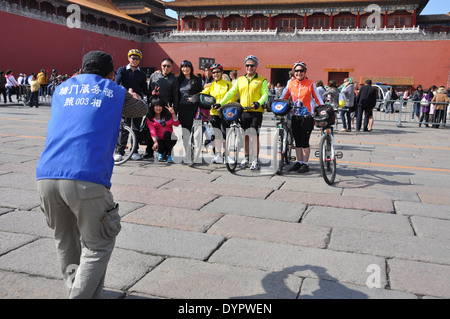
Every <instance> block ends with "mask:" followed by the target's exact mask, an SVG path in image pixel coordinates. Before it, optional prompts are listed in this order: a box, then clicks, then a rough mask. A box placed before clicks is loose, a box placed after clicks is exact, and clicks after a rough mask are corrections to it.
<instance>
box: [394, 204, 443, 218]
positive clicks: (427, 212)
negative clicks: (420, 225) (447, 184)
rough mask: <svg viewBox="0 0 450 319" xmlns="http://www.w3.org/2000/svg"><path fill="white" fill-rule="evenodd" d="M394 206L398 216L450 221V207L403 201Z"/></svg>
mask: <svg viewBox="0 0 450 319" xmlns="http://www.w3.org/2000/svg"><path fill="white" fill-rule="evenodd" d="M394 206H395V211H396V213H397V214H401V215H406V216H424V217H430V218H439V219H446V220H450V209H447V208H448V206H444V207H443V206H442V205H435V204H423V203H412V202H403V201H395V202H394Z"/></svg>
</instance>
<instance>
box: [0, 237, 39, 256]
mask: <svg viewBox="0 0 450 319" xmlns="http://www.w3.org/2000/svg"><path fill="white" fill-rule="evenodd" d="M36 239H37V237H36V236H31V235H26V234H15V233H8V232H3V231H0V258H2V257H1V256H2V255H4V254H6V253H8V252H9V251H12V250H15V249H17V248H19V247H21V246H23V245H26V244H28V243H30V242H32V241H34V240H36Z"/></svg>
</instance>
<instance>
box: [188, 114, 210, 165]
mask: <svg viewBox="0 0 450 319" xmlns="http://www.w3.org/2000/svg"><path fill="white" fill-rule="evenodd" d="M208 125H211V124H210V119H209V118H208V116H206V115H205V114H203V112H202V108H201V107H200V106H199V107H198V108H197V113H196V114H195V117H194V122H193V124H192V128H191V134H190V140H189V143H190V145H189V152H190V154H189V155H190V157H189V163H188V164H189V165H190V166H193V165H194V164H195V163H196V162H197V160H198V158H199V156H200V151H201V148H202V147H203V133H204V131H206V130H207V126H208ZM199 127H201V132H198V131H197V130H198V128H199ZM210 133H211V141H212V140H213V139H214V138H213V134H212V130H210ZM205 147H206V145H205ZM213 152H214V146H213Z"/></svg>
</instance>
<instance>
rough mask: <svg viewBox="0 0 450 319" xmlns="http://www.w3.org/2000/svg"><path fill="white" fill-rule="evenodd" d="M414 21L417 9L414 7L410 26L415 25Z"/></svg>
mask: <svg viewBox="0 0 450 319" xmlns="http://www.w3.org/2000/svg"><path fill="white" fill-rule="evenodd" d="M416 21H417V9H414V13H413V16H412V21H411V26H412V27H415V26H416Z"/></svg>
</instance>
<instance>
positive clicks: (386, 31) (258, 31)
mask: <svg viewBox="0 0 450 319" xmlns="http://www.w3.org/2000/svg"><path fill="white" fill-rule="evenodd" d="M419 33H423V34H424V31H423V30H421V29H420V27H419V26H417V27H408V28H407V27H402V28H396V27H393V28H386V27H384V28H381V29H377V28H367V27H366V28H350V27H348V28H338V29H332V28H328V29H324V28H320V29H314V28H312V29H306V28H303V29H294V30H293V31H289V32H285V31H279V30H278V29H256V30H255V29H250V30H246V29H243V30H238V29H235V30H230V29H228V30H222V29H219V30H187V31H172V32H170V36H175V37H178V36H183V37H184V36H211V35H221V36H224V35H225V36H226V35H233V36H235V35H245V36H248V35H276V34H282V35H299V36H300V35H318V34H349V35H351V34H355V35H357V34H419Z"/></svg>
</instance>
